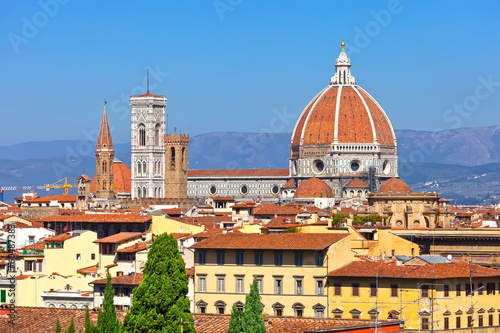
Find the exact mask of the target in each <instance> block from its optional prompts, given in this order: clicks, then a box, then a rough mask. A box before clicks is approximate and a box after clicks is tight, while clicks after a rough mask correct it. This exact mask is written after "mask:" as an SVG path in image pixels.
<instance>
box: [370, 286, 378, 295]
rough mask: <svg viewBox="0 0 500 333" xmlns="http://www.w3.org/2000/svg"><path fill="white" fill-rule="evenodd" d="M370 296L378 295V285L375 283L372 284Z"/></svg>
mask: <svg viewBox="0 0 500 333" xmlns="http://www.w3.org/2000/svg"><path fill="white" fill-rule="evenodd" d="M370 296H371V297H376V296H377V285H376V284H375V283H371V284H370Z"/></svg>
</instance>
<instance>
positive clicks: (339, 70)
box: [332, 40, 356, 85]
mask: <svg viewBox="0 0 500 333" xmlns="http://www.w3.org/2000/svg"><path fill="white" fill-rule="evenodd" d="M340 46H341V47H342V49H341V50H340V54H339V57H338V58H337V60H336V61H335V75H334V76H333V77H332V84H338V85H345V84H349V85H355V84H356V80H355V78H354V76H352V75H351V60H350V59H349V58H348V57H347V54H346V53H345V50H344V47H345V43H344V40H342V43H341V44H340Z"/></svg>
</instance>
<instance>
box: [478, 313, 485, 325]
mask: <svg viewBox="0 0 500 333" xmlns="http://www.w3.org/2000/svg"><path fill="white" fill-rule="evenodd" d="M477 325H478V326H479V327H483V325H484V322H483V315H479V316H478V317H477Z"/></svg>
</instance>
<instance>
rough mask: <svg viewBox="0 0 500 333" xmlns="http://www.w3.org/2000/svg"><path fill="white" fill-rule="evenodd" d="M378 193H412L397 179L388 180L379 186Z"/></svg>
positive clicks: (406, 185) (409, 188)
mask: <svg viewBox="0 0 500 333" xmlns="http://www.w3.org/2000/svg"><path fill="white" fill-rule="evenodd" d="M380 192H385V193H387V192H394V193H406V192H412V190H411V187H410V186H409V185H408V184H406V183H405V182H404V181H402V180H401V179H398V178H394V177H393V178H390V179H389V180H386V181H385V182H383V183H382V185H380Z"/></svg>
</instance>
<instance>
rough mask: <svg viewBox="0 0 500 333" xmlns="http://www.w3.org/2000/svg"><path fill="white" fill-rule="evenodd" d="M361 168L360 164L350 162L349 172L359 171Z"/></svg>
mask: <svg viewBox="0 0 500 333" xmlns="http://www.w3.org/2000/svg"><path fill="white" fill-rule="evenodd" d="M360 167H361V164H360V163H359V161H352V162H351V170H352V171H359V168H360Z"/></svg>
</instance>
